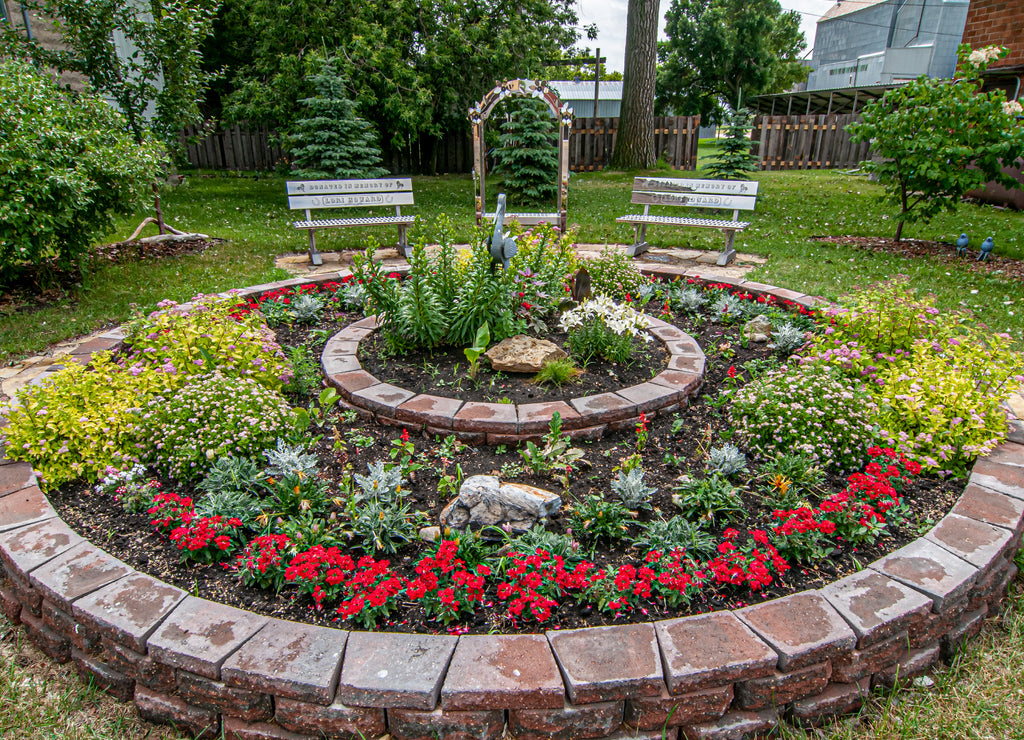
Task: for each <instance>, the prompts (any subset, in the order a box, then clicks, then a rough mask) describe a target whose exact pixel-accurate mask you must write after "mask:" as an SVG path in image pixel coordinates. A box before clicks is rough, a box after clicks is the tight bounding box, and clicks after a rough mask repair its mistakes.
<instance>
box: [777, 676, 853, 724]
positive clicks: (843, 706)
mask: <svg viewBox="0 0 1024 740" xmlns="http://www.w3.org/2000/svg"><path fill="white" fill-rule="evenodd" d="M870 694H871V678H870V677H868V678H865V679H862V680H861V681H860V683H833V684H829V686H828V688H826V689H825V690H824V691H822V692H821V693H820V694H818V695H816V696H809V697H806V698H803V699H797V700H796V701H794V702H793V703H792V705H791V707H790V711H792V712H793V716H794V717H797V718H798V719H802V720H805V721H807V722H811V723H813V724H817V723H818V722H820V721H821V720H823V719H825V718H828V717H835V716H838V715H840V714H847V713H848V712H855V711H856V710H857V709H859V708H860V706H861V704H863V703H864V698H865V697H867V696H870Z"/></svg>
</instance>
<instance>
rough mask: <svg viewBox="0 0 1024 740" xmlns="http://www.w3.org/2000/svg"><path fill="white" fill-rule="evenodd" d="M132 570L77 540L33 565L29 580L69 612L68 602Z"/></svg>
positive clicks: (132, 570)
mask: <svg viewBox="0 0 1024 740" xmlns="http://www.w3.org/2000/svg"><path fill="white" fill-rule="evenodd" d="M133 572H134V569H133V568H130V567H129V566H127V565H125V564H124V563H122V562H121V561H120V560H117V559H116V558H113V557H111V556H110V555H108V554H107V553H105V552H103V550H100V549H99V548H98V547H94V546H93V545H91V544H90V543H88V542H81V543H79V544H77V545H75V546H74V547H72V548H70V549H69V550H67V551H65V552H63V553H61V554H60V555H58V556H57V557H55V558H54V559H53V560H50V561H49V562H47V563H46V564H45V565H41V566H40V567H39V568H36V569H35V570H34V571H32V573H31V574H30V575H29V580H31V582H32V587H33V588H35V589H37V590H39V591H40V592H42V594H43V597H44V598H48V599H49V600H50V601H52V602H53V603H54V604H56V605H57V606H59V607H60V608H61V609H63V610H64V611H65V612H67V613H69V614H70V613H71V602H72V601H74V600H75V599H78V598H81V597H82V596H85V595H86V594H89V593H92V592H93V591H95V590H96V589H98V588H101V587H103V586H106V585H107V584H108V583H110V582H112V581H116V580H117V579H118V578H122V577H124V576H126V575H128V574H129V573H133Z"/></svg>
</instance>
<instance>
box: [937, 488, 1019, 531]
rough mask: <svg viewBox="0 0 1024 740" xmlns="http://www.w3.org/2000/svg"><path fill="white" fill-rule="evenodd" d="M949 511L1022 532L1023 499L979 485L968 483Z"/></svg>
mask: <svg viewBox="0 0 1024 740" xmlns="http://www.w3.org/2000/svg"><path fill="white" fill-rule="evenodd" d="M950 513H952V514H959V515H960V516H967V517H970V518H971V519H977V520H978V521H979V522H986V523H988V524H994V525H996V526H998V527H1004V528H1006V529H1009V530H1010V531H1011V532H1013V533H1014V534H1017V535H1020V534H1021V533H1024V499H1019V498H1014V497H1013V496H1007V495H1006V494H1005V493H999V492H997V491H992V490H989V489H987V488H982V487H981V486H976V485H973V484H970V485H968V486H967V488H965V489H964V492H963V494H962V495H961V496H960V499H959V500H958V501H957V503H956V505H955V506H954V507H953V509H952V510H951V512H950Z"/></svg>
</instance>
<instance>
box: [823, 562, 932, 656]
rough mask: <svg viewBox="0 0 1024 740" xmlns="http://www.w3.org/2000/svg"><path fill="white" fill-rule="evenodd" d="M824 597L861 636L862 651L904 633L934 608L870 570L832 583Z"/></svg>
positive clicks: (907, 589) (918, 596)
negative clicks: (910, 625)
mask: <svg viewBox="0 0 1024 740" xmlns="http://www.w3.org/2000/svg"><path fill="white" fill-rule="evenodd" d="M821 593H822V595H823V596H824V597H825V598H826V599H828V602H829V603H830V604H831V605H832V606H833V607H834V608H835V609H836V611H838V612H839V613H840V614H842V615H843V618H844V619H846V621H847V622H849V624H850V626H851V627H852V628H853V631H854V632H856V633H857V646H858V647H860V648H865V647H867V646H869V645H873V644H875V643H877V642H880V641H881V640H884V639H886V638H887V637H891V636H892V635H896V634H899V633H900V632H904V631H905V630H906V629H907V627H908V626H909V624H910V623H911V622H913V621H915V620H917V619H920V618H922V617H924V615H926V614H928V613H929V612H930V611H931V608H932V600H931V599H929V598H928V597H926V596H924V595H923V594H921V593H919V592H917V591H915V590H914V589H912V588H910V587H909V586H905V585H903V584H902V583H900V582H899V581H895V580H893V579H892V578H888V577H887V576H884V575H882V574H881V573H878V572H877V571H873V570H870V569H869V570H862V571H860V572H859V573H854V574H853V575H850V576H847V577H846V578H843V579H841V580H838V581H836V582H835V583H830V584H829V585H827V586H825V587H824V588H822V589H821Z"/></svg>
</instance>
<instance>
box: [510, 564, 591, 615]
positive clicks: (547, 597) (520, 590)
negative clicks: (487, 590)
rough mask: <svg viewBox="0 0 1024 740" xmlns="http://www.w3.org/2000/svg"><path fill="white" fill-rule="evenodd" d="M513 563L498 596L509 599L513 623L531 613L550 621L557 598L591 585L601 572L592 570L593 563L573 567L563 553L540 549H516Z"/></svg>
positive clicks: (556, 604)
mask: <svg viewBox="0 0 1024 740" xmlns="http://www.w3.org/2000/svg"><path fill="white" fill-rule="evenodd" d="M508 557H509V559H510V561H511V562H512V566H511V567H510V568H509V569H508V570H507V571H506V572H505V577H506V578H507V579H508V580H506V581H503V582H502V583H499V584H498V598H499V599H501V600H502V601H508V602H509V605H508V616H509V618H511V620H512V622H513V624H514V623H515V622H516V621H517V620H518V619H519V618H521V617H522V616H523V612H524V611H526V610H527V607H529V611H528V612H527V614H528V615H529V614H532V615H533V618H534V619H536V620H537V621H538V622H544V621H547V620H548V619H549V618H550V617H551V610H552V609H554V608H555V607H557V606H558V602H557V601H555V598H556V597H558V596H561V595H563V594H567V593H573V592H579V591H582V590H583V589H586V588H588V587H589V586H590V585H591V583H593V582H594V580H595V579H597V578H599V577H600V576H599V575H598V574H594V573H591V571H592V570H593V568H594V565H593V563H587V562H583V563H580V564H579V565H577V566H576V567H575V568H574V569H573V570H571V571H569V570H566V569H565V561H564V559H563V558H562V556H561V555H555V556H552V555H551V553H549V552H547V551H545V550H541V549H540V548H538V549H537V551H536V552H535V553H533V554H532V555H527V554H526V553H521V552H514V553H511V554H510V555H509V556H508Z"/></svg>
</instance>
